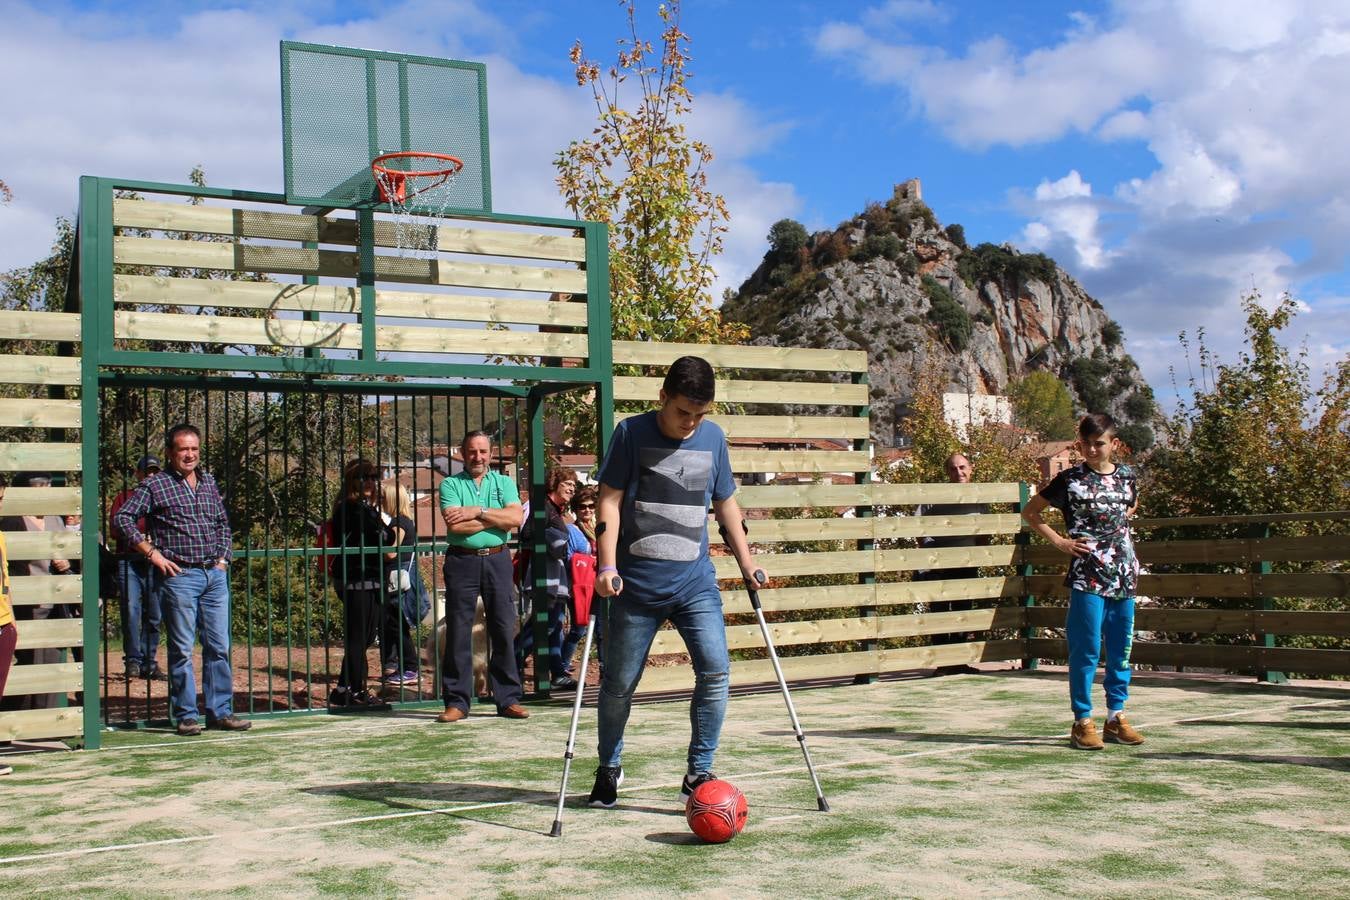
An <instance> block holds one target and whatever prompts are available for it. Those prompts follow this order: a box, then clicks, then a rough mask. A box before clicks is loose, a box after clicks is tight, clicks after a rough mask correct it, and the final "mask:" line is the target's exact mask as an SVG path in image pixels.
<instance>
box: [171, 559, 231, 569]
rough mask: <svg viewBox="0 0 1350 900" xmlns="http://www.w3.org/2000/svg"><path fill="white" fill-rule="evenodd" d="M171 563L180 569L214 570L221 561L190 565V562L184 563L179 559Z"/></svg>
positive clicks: (172, 560)
mask: <svg viewBox="0 0 1350 900" xmlns="http://www.w3.org/2000/svg"><path fill="white" fill-rule="evenodd" d="M169 562H171V563H173V564H174V565H175V566H177V567H178V568H180V569H214V568H215V567H216V563H217V562H219V560H215V559H213V560H211V561H210V562H204V563H190V562H183V561H182V560H179V559H170V560H169Z"/></svg>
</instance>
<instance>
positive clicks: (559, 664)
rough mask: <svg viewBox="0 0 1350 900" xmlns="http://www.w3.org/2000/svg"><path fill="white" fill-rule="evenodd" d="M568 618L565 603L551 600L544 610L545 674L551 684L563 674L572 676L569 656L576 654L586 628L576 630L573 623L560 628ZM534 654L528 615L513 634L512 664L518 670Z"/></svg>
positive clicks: (564, 601) (532, 634) (530, 623)
mask: <svg viewBox="0 0 1350 900" xmlns="http://www.w3.org/2000/svg"><path fill="white" fill-rule="evenodd" d="M567 616H568V610H567V601H566V600H565V599H562V598H558V597H555V598H553V599H552V600H551V601H550V603H549V607H548V671H549V676H550V680H551V681H557V680H558V679H559V678H560V677H561V676H563V675H571V674H572V657H574V656H576V654H577V647H578V645H580V643H581V639H582V638H584V637H585V636H586V626H585V625H584V624H583V625H582V626H581V627H579V628H578V627H577V626H576V624H575V623H573V624H571V625H567V627H566V628H565V629H564V627H563V626H564V624H566V623H565V621H564V620H565V619H566V618H567ZM533 652H534V617H533V616H531V617H530V619H529V621H527V622H526V623H525V627H524V628H522V629H520V633H519V634H517V635H516V665H518V666H520V667H521V668H522V669H523V668H524V666H525V659H526V658H527V657H528V656H529V655H530V654H531V653H533Z"/></svg>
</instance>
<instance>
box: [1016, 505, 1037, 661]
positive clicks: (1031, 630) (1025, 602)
mask: <svg viewBox="0 0 1350 900" xmlns="http://www.w3.org/2000/svg"><path fill="white" fill-rule="evenodd" d="M1030 502H1031V485H1029V484H1027V483H1026V482H1025V481H1022V482H1019V483H1018V485H1017V511H1018V512H1019V513H1020V512H1022V510H1024V509H1026V508H1027V504H1028V503H1030ZM1013 543H1014V544H1016V545H1017V547H1018V548H1019V550H1018V554H1019V555H1020V556H1021V557H1022V562H1021V564H1020V565H1019V566H1018V567H1017V570H1018V573H1019V574H1020V575H1021V577H1022V585H1023V590H1024V593H1023V594H1022V608H1023V609H1027V610H1030V609H1031V608H1032V607H1033V606H1035V605H1036V598H1035V597H1034V596H1032V593H1031V591H1030V590H1029V589H1028V583H1029V582H1028V579H1029V578H1031V570H1032V566H1031V563H1030V562H1028V561H1027V549H1028V548H1029V547H1030V546H1031V532H1030V531H1029V530H1028V529H1027V527H1026V526H1025V525H1023V526H1022V527H1020V528H1019V529H1018V531H1017V534H1016V535H1015V536H1014V537H1013ZM1034 637H1036V627H1035V626H1034V625H1032V624H1031V623H1029V622H1028V623H1027V624H1026V625H1025V626H1023V627H1022V642H1023V643H1022V646H1023V647H1024V648H1025V649H1026V650H1027V653H1028V654H1029V653H1030V649H1029V648H1030V644H1029V642H1030V641H1031V640H1032V638H1034ZM1040 666H1041V661H1040V660H1039V659H1036V658H1034V657H1032V656H1030V655H1027V656H1023V657H1022V668H1023V669H1028V670H1034V669H1039V668H1040Z"/></svg>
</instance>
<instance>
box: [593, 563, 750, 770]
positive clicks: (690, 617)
mask: <svg viewBox="0 0 1350 900" xmlns="http://www.w3.org/2000/svg"><path fill="white" fill-rule="evenodd" d="M597 602H599V600H598V599H597ZM605 606H606V607H608V612H607V614H606V615H604V616H603V617H602V621H603V622H604V626H603V627H604V636H605V667H604V673H603V674H602V675H601V678H600V704H599V706H600V709H599V728H600V747H599V751H600V765H602V766H617V765H619V764H620V758H621V755H622V753H623V730H624V726H626V725H627V724H628V713H629V711H630V710H631V708H632V705H633V691H635V690H637V686H638V681H639V680H641V678H642V669H643V666H644V665H645V664H646V662H647V654H648V652H649V651H650V650H651V647H652V640H653V639H654V638H655V637H656V632H657V629H659V628H660V627H661V626H662V625H663V624H664V623H665V622H666V620H667V619H669V620H670V622H671V623H672V624H674V626H675V628H676V630H677V631H679V633H680V637H682V638H684V643H685V646H686V647H687V648H688V649H689V656H690V658H691V659H692V660H693V663H694V697H693V700H692V701H691V702H690V704H689V725H690V735H689V755H688V772H689V774H691V775H695V774H698V773H699V772H709V771H711V770H712V765H713V754H714V753H716V752H717V741H718V738H720V737H721V734H722V720H723V719H725V718H726V714H727V693H728V685H729V683H730V681H729V670H730V668H731V661H730V659H729V658H728V656H727V632H726V622H725V621H723V619H722V595H721V594H719V593H718V592H717V588H716V587H712V588H708V589H705V590H703V591H702V592H700V593H697V594H694V595H693V596H690V597H678V598H672V599H671V600H668V601H666V602H665V603H659V604H647V603H640V602H638V601H635V600H626V599H624V598H623V597H622V596H619V597H612V598H610V599H609V600H608V601H606V602H605Z"/></svg>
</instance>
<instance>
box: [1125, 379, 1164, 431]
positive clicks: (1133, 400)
mask: <svg viewBox="0 0 1350 900" xmlns="http://www.w3.org/2000/svg"><path fill="white" fill-rule="evenodd" d="M1157 408H1158V407H1157V404H1156V403H1154V402H1153V391H1152V390H1151V389H1150V388H1147V387H1145V388H1142V389H1141V390H1137V391H1135V392H1134V393H1133V394H1130V396H1129V397H1126V398H1125V415H1127V416H1129V417H1130V418H1131V419H1133V420H1134V421H1136V422H1144V421H1147V420H1148V419H1151V418H1152V417H1153V414H1154V412H1156V411H1157Z"/></svg>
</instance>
